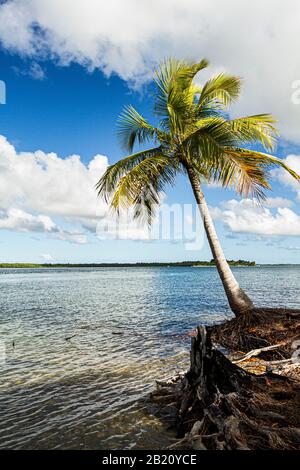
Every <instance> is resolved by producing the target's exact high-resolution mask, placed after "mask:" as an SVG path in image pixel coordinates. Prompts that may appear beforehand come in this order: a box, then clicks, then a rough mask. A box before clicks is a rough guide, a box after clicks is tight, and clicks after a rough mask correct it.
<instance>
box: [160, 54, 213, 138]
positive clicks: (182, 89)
mask: <svg viewBox="0 0 300 470" xmlns="http://www.w3.org/2000/svg"><path fill="white" fill-rule="evenodd" d="M207 65H208V62H207V61H206V60H205V59H203V60H202V61H200V62H199V63H196V64H191V63H188V62H186V61H177V60H172V59H171V60H167V61H165V62H164V63H163V64H162V65H161V67H160V68H159V70H158V71H157V73H156V78H155V83H156V87H157V93H156V95H155V107H154V110H155V112H156V114H157V115H158V116H160V117H161V118H162V122H163V126H164V128H165V129H168V130H170V131H171V133H172V134H178V133H181V132H183V131H184V128H185V126H186V124H187V123H188V122H189V120H190V117H191V116H190V114H191V111H192V113H193V112H194V110H193V104H194V99H195V95H196V93H197V92H198V91H199V90H198V87H196V86H195V85H194V84H193V78H194V77H195V75H196V74H197V73H198V72H199V71H200V70H202V69H203V68H205V67H207Z"/></svg>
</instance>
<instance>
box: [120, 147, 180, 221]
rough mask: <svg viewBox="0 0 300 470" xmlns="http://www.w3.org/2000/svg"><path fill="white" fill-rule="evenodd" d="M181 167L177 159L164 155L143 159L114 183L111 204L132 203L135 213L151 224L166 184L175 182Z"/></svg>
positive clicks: (123, 204)
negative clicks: (176, 161)
mask: <svg viewBox="0 0 300 470" xmlns="http://www.w3.org/2000/svg"><path fill="white" fill-rule="evenodd" d="M177 171H178V164H177V163H176V164H175V160H174V159H172V158H170V157H168V156H165V155H155V156H152V157H151V156H150V157H148V158H146V159H145V160H142V161H141V162H140V163H139V164H137V165H136V166H134V167H133V168H132V169H131V170H130V171H129V172H128V173H126V174H125V175H124V176H122V178H120V180H119V182H118V184H117V185H116V187H115V191H114V194H113V198H112V200H111V207H112V208H113V209H114V210H115V211H116V212H117V213H119V211H120V209H122V208H123V209H127V208H128V207H133V210H134V217H135V218H139V219H141V218H142V219H144V221H146V222H147V223H148V224H149V225H150V223H151V221H152V218H153V215H154V212H153V211H154V209H155V207H157V206H158V205H159V203H160V201H161V196H162V194H163V191H164V187H165V185H166V184H170V185H173V184H174V181H175V177H176V173H177Z"/></svg>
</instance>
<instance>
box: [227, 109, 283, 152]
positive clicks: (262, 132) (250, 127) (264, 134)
mask: <svg viewBox="0 0 300 470" xmlns="http://www.w3.org/2000/svg"><path fill="white" fill-rule="evenodd" d="M275 123H276V119H275V118H274V117H273V116H272V115H270V114H257V115H254V116H246V117H241V118H237V119H233V120H229V121H228V126H229V127H230V129H231V130H232V132H233V133H234V134H236V135H237V137H238V139H239V141H240V143H243V144H244V145H245V144H251V143H260V144H262V145H263V146H264V148H265V149H266V150H269V151H272V150H274V148H275V145H276V135H277V134H278V133H277V130H276V129H275V126H274V124H275Z"/></svg>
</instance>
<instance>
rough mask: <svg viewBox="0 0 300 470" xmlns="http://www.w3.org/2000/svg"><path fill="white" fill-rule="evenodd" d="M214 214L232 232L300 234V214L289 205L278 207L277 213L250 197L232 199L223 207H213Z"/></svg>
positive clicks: (280, 234)
mask: <svg viewBox="0 0 300 470" xmlns="http://www.w3.org/2000/svg"><path fill="white" fill-rule="evenodd" d="M212 216H213V217H214V218H215V219H218V220H221V221H223V222H224V224H225V226H227V227H228V228H229V229H230V230H231V231H232V232H239V233H251V234H257V235H268V236H298V235H300V216H299V215H298V214H296V213H295V212H294V211H292V210H291V209H289V208H287V207H277V209H276V211H275V213H273V212H272V211H271V210H270V209H268V208H266V207H263V206H261V205H258V204H257V203H254V202H253V201H252V200H250V199H242V200H241V201H237V200H236V199H232V200H230V201H227V202H225V203H223V206H222V209H221V208H219V207H215V208H212Z"/></svg>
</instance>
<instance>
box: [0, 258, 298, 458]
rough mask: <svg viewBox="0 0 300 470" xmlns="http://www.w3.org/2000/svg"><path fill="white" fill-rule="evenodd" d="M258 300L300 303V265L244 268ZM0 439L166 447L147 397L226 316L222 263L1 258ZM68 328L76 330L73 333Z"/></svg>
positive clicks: (27, 445)
mask: <svg viewBox="0 0 300 470" xmlns="http://www.w3.org/2000/svg"><path fill="white" fill-rule="evenodd" d="M235 271H236V275H237V277H238V278H239V279H240V281H241V283H242V285H243V286H245V287H246V288H247V290H248V292H250V294H251V295H252V296H253V297H254V299H255V300H256V302H257V303H258V304H262V303H264V302H265V303H266V302H268V305H269V306H271V305H274V306H276V305H280V304H283V303H284V305H287V306H290V307H297V308H299V303H300V302H299V296H298V288H299V280H300V274H299V269H298V268H296V267H295V268H283V267H280V268H236V269H235ZM0 295H1V305H0V340H1V341H4V342H5V346H6V360H5V362H0V447H1V448H18V449H21V448H23V449H31V448H35V449H38V448H48V449H49V448H51V449H54V448H83V449H109V448H111V449H113V448H119V449H125V448H159V447H164V446H166V445H167V444H168V443H170V439H172V435H171V434H168V433H167V432H166V431H165V430H164V429H163V426H162V425H161V423H160V422H159V421H158V420H157V419H156V418H154V417H152V416H150V415H149V413H148V412H147V410H146V409H145V405H144V404H143V402H142V401H141V398H142V397H144V396H146V395H147V394H148V393H149V391H150V390H151V389H153V386H154V381H155V378H161V377H162V376H168V375H170V374H172V373H174V372H175V371H176V370H183V369H185V368H186V367H187V364H188V349H189V338H188V336H187V333H188V331H190V330H191V329H192V328H194V327H195V326H196V325H197V324H199V323H213V322H216V321H220V320H222V319H224V318H226V317H229V316H230V312H229V310H228V308H227V305H226V300H225V297H224V294H223V291H222V288H221V286H220V282H219V279H218V276H217V273H216V271H215V269H212V268H182V267H181V268H110V269H104V268H98V269H72V270H69V269H42V270H37V269H35V270H4V269H2V270H0ZM67 338H69V339H67Z"/></svg>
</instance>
